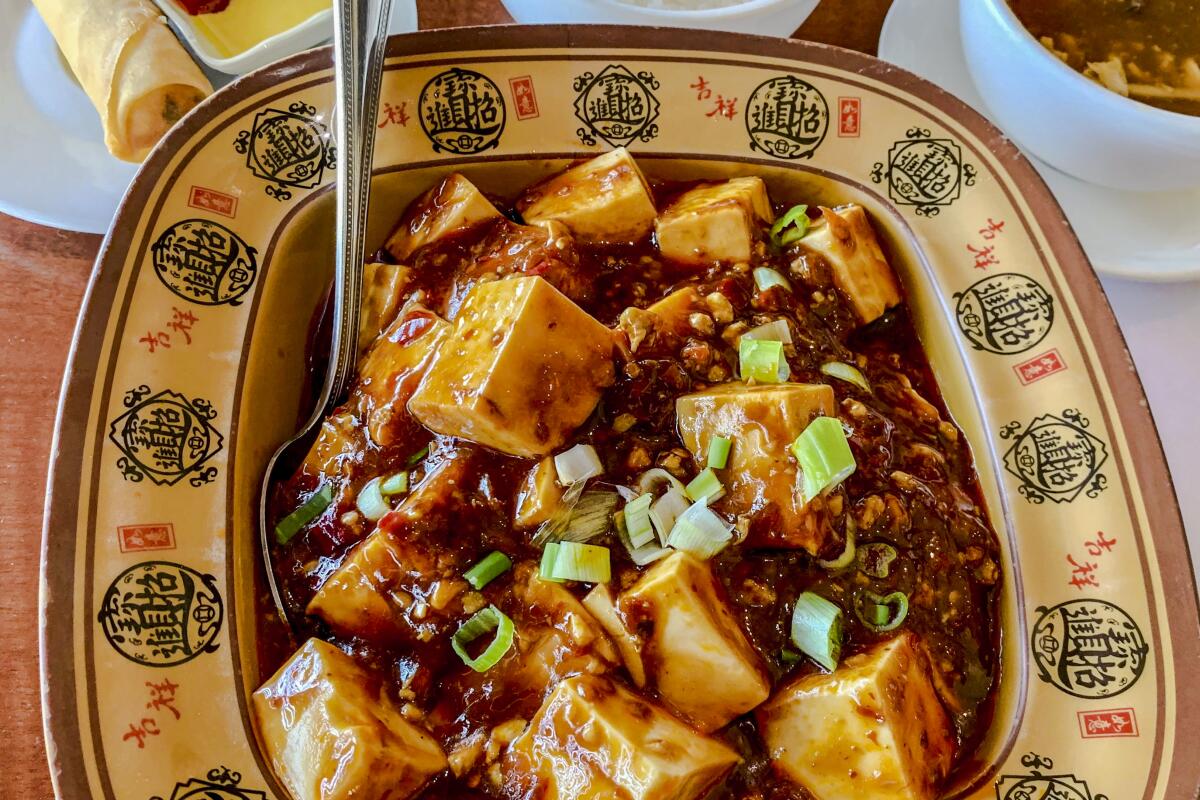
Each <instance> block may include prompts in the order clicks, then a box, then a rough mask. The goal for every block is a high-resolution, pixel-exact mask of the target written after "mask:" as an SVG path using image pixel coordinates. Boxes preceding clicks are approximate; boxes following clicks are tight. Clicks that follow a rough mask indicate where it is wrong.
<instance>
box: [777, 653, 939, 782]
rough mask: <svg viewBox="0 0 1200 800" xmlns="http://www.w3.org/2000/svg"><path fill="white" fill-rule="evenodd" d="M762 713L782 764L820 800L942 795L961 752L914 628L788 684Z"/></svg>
mask: <svg viewBox="0 0 1200 800" xmlns="http://www.w3.org/2000/svg"><path fill="white" fill-rule="evenodd" d="M758 718H759V730H760V731H761V732H762V735H763V739H764V741H765V742H766V745H767V750H768V751H769V752H770V754H771V758H772V759H773V761H774V763H775V766H776V767H777V768H778V769H779V770H780V771H782V772H783V774H784V775H786V776H787V777H788V778H790V779H791V780H793V781H795V782H796V783H798V784H800V785H801V786H803V787H804V788H805V789H807V790H808V791H809V792H811V793H812V795H813V796H814V797H815V798H816V800H843V798H847V797H870V798H872V800H934V799H935V798H936V797H938V796H939V795H938V789H939V785H940V783H941V782H942V781H943V780H944V779H945V777H946V775H947V774H948V773H949V771H950V762H951V759H952V758H953V755H954V747H955V745H954V731H953V728H952V727H951V724H950V719H949V717H948V716H947V715H946V711H945V710H944V709H943V708H942V705H941V703H940V702H939V701H938V697H937V693H936V692H935V691H934V687H933V682H932V680H931V678H930V666H929V662H928V658H927V657H926V655H925V653H924V650H923V648H922V647H921V646H920V644H919V640H918V639H917V637H916V636H915V635H914V634H912V633H908V632H906V633H903V634H901V635H900V636H898V637H896V638H895V639H892V640H891V641H889V642H884V643H883V644H880V645H877V646H876V647H875V648H874V649H872V650H870V651H868V652H866V653H862V654H860V655H857V656H853V657H852V658H848V659H846V661H845V663H844V664H842V665H841V666H840V667H838V669H837V670H835V671H834V672H832V673H829V674H825V673H821V674H816V675H808V676H805V677H803V678H801V679H799V680H798V681H796V682H794V683H792V684H791V685H789V686H786V687H784V688H783V689H781V690H780V691H779V692H777V693H776V695H775V696H774V697H772V698H771V700H770V702H769V703H767V704H766V705H765V706H763V707H762V708H761V709H760V710H759V713H758Z"/></svg>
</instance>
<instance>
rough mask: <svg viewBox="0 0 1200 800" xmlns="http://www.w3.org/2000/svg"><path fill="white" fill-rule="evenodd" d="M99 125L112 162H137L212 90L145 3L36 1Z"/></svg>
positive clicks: (124, 0) (133, 0) (126, 0)
mask: <svg viewBox="0 0 1200 800" xmlns="http://www.w3.org/2000/svg"><path fill="white" fill-rule="evenodd" d="M33 4H34V6H36V7H37V10H38V12H39V13H40V14H41V15H42V19H44V20H45V21H46V26H47V27H48V28H49V29H50V32H51V33H52V34H53V35H54V39H55V40H56V41H57V42H58V47H59V49H60V50H62V52H63V55H64V56H65V57H66V59H67V63H68V64H70V65H71V69H72V70H73V71H74V73H75V77H76V78H77V79H78V80H79V83H80V84H81V85H82V86H83V89H84V91H86V92H87V95H88V97H89V98H91V101H92V105H94V106H95V107H96V111H98V112H99V113H100V120H101V122H102V123H103V124H104V143H105V144H106V145H107V146H108V149H109V152H111V153H112V154H113V155H114V156H116V157H117V158H120V159H123V160H125V161H141V160H143V159H144V158H145V157H146V154H147V153H149V152H150V149H151V148H152V147H154V145H155V144H156V143H157V142H158V140H159V139H161V138H162V136H163V134H165V133H166V132H167V130H168V129H169V128H170V127H171V126H172V125H174V124H175V123H176V122H177V121H178V120H179V118H180V117H182V116H183V115H184V114H186V113H187V112H188V111H190V110H191V109H192V107H193V106H195V105H196V104H197V103H199V102H200V101H201V100H203V99H204V98H205V97H208V95H210V94H212V85H211V84H210V83H209V82H208V79H207V78H206V77H204V73H203V72H201V71H200V68H199V67H198V66H196V62H195V61H193V60H192V58H191V56H190V55H188V53H187V51H186V50H184V49H183V46H182V45H181V44H180V43H179V40H177V39H176V38H175V35H174V34H173V33H171V29H170V28H168V27H167V23H166V20H164V19H163V18H162V16H161V15H160V14H159V13H158V9H156V8H155V7H154V5H153V4H152V3H150V2H149V0H33Z"/></svg>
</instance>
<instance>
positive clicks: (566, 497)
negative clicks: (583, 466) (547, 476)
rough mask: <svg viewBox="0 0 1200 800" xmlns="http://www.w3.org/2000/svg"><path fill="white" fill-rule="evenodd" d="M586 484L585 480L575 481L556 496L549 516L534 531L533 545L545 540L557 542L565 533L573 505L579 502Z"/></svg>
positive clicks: (540, 543) (573, 509) (573, 510)
mask: <svg viewBox="0 0 1200 800" xmlns="http://www.w3.org/2000/svg"><path fill="white" fill-rule="evenodd" d="M586 486H587V483H586V482H584V481H577V482H576V483H572V484H571V485H570V486H568V487H567V490H566V491H565V492H563V494H562V497H560V498H558V505H556V506H555V507H554V510H553V511H552V512H550V518H549V519H547V520H546V521H545V522H543V523H542V524H541V525H539V526H538V529H537V531H535V532H534V534H533V543H534V544H535V545H537V546H539V547H540V546H541V545H543V544H545V543H546V542H557V541H558V540H559V539H561V538H563V536H564V535H566V532H567V526H569V525H570V524H571V515H572V514H573V513H574V512H575V506H576V505H578V504H579V500H580V498H582V497H583V490H584V488H585V487H586Z"/></svg>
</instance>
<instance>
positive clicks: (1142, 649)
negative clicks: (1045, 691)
mask: <svg viewBox="0 0 1200 800" xmlns="http://www.w3.org/2000/svg"><path fill="white" fill-rule="evenodd" d="M1037 614H1038V618H1037V621H1036V622H1035V623H1034V625H1033V633H1032V635H1031V637H1030V643H1031V646H1032V649H1033V661H1034V664H1036V665H1037V670H1038V678H1040V679H1041V680H1042V681H1045V682H1046V683H1049V684H1053V685H1054V686H1056V687H1058V688H1059V689H1061V690H1062V691H1064V692H1066V693H1067V694H1069V695H1071V696H1073V697H1082V698H1086V699H1099V698H1104V697H1114V696H1116V695H1119V694H1121V693H1122V692H1124V691H1125V690H1127V689H1129V688H1130V687H1131V686H1133V685H1134V684H1135V683H1137V680H1138V678H1139V677H1141V675H1142V670H1144V669H1145V668H1146V660H1147V657H1148V655H1149V653H1150V648H1149V646H1148V645H1147V644H1146V639H1145V637H1143V636H1142V631H1141V629H1140V628H1138V626H1137V623H1136V622H1134V621H1133V619H1132V618H1131V617H1130V616H1129V615H1128V614H1126V613H1125V612H1124V611H1122V610H1121V609H1120V608H1118V607H1117V606H1115V605H1113V604H1112V603H1110V602H1108V601H1107V600H1070V601H1068V602H1066V603H1060V604H1058V605H1056V606H1054V607H1053V608H1045V607H1042V608H1039V609H1037Z"/></svg>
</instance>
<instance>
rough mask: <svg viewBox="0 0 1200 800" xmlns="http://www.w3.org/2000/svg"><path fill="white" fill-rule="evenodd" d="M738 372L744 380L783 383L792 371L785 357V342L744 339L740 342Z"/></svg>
mask: <svg viewBox="0 0 1200 800" xmlns="http://www.w3.org/2000/svg"><path fill="white" fill-rule="evenodd" d="M738 370H739V372H740V373H741V376H742V379H743V380H755V381H758V382H759V383H783V382H784V381H786V380H787V379H788V378H789V377H791V374H792V370H791V367H789V366H788V362H787V359H786V358H784V357H783V342H772V341H767V340H763V339H747V338H746V337H745V336H743V337H742V339H741V341H740V342H738Z"/></svg>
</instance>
